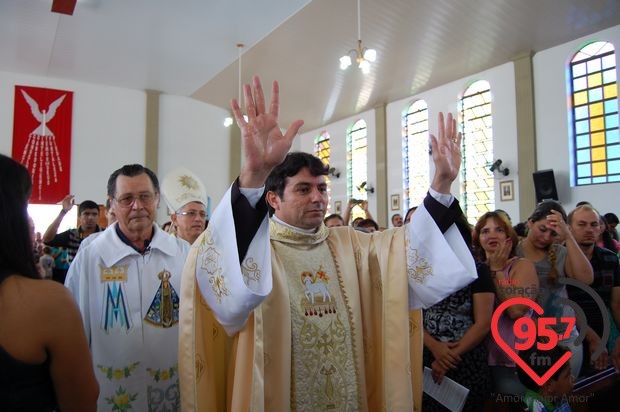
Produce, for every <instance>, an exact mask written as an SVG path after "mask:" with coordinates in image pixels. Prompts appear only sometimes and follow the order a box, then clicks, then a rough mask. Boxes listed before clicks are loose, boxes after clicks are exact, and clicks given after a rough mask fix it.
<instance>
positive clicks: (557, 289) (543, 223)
mask: <svg viewBox="0 0 620 412" xmlns="http://www.w3.org/2000/svg"><path fill="white" fill-rule="evenodd" d="M527 226H528V231H527V237H526V238H525V239H524V240H522V241H521V243H519V245H518V247H517V255H518V256H522V257H525V258H526V259H529V260H531V261H532V262H533V263H534V266H535V267H536V272H537V274H538V281H539V282H540V287H541V289H542V290H543V291H544V292H545V293H539V294H538V299H537V300H536V303H538V304H539V305H540V306H541V307H542V308H543V310H544V316H545V317H556V318H558V317H568V318H571V317H572V318H574V317H575V311H574V310H573V308H571V307H570V306H569V305H568V304H566V303H564V302H565V301H566V300H568V293H567V290H566V284H565V283H564V282H563V281H562V279H566V278H571V279H575V280H578V281H580V282H583V283H584V284H586V285H590V284H591V283H592V280H593V279H594V275H593V271H592V265H591V264H590V261H589V260H588V258H587V257H586V256H585V255H584V254H583V251H582V250H581V248H580V247H579V245H578V244H577V242H576V241H575V238H574V237H573V235H572V233H571V231H570V229H569V227H568V224H567V216H566V212H565V211H564V208H563V207H562V205H561V204H559V203H558V202H556V201H553V200H546V201H543V202H541V203H539V204H538V205H537V206H536V209H535V210H534V212H533V213H532V215H531V216H530V217H529V219H528V221H527ZM558 239H563V240H564V242H563V243H564V244H563V245H562V244H559V242H558ZM567 328H568V324H567V323H565V322H558V323H556V324H555V325H553V326H551V329H553V330H554V331H555V332H556V333H558V335H561V336H563V339H561V340H560V343H561V344H563V345H564V346H566V347H568V348H569V349H570V351H571V353H572V357H571V359H570V362H571V367H572V369H573V373H574V374H575V376H579V371H580V369H581V362H582V360H583V351H582V347H581V346H577V345H575V344H574V341H575V339H576V338H577V336H578V331H577V327H576V326H573V327H572V329H571V330H568V329H567Z"/></svg>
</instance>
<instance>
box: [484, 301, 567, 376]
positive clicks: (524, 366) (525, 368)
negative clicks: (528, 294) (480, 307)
mask: <svg viewBox="0 0 620 412" xmlns="http://www.w3.org/2000/svg"><path fill="white" fill-rule="evenodd" d="M512 305H526V306H529V307H531V308H532V309H534V311H535V312H536V313H538V314H539V315H542V314H543V313H544V311H543V308H541V307H540V305H539V304H538V303H536V302H534V301H533V300H532V299H528V298H512V299H508V300H507V301H505V302H502V303H501V304H500V305H499V306H498V307H497V309H495V312H493V318H492V319H491V332H492V333H493V338H494V339H495V342H497V344H498V345H499V346H500V348H502V349H503V350H504V352H506V354H507V355H508V356H510V358H511V359H512V360H513V361H514V362H515V363H516V364H517V365H519V366H520V367H521V369H523V371H525V373H527V374H528V376H529V377H530V378H532V380H533V381H534V382H536V384H537V385H538V386H543V385H544V384H545V382H547V381H548V380H549V378H551V376H553V374H554V373H556V372H557V371H558V369H560V368H561V367H562V365H564V364H565V363H566V362H567V361H568V360H569V359H570V358H571V356H572V353H571V352H570V351H567V352H566V353H565V354H564V355H562V357H561V358H560V359H558V360H557V361H556V362H555V363H554V364H553V365H551V367H550V368H549V370H548V371H547V372H546V373H545V374H544V375H543V376H538V374H537V373H536V372H534V371H533V370H532V368H531V367H530V365H528V364H527V363H525V362H524V361H523V359H521V357H520V356H519V355H518V354H517V353H516V352H515V351H514V349H513V348H511V347H510V346H509V345H508V344H507V343H506V342H505V341H504V340H503V339H502V337H501V335H500V334H499V331H498V327H497V324H498V322H499V317H500V316H501V314H502V313H503V312H504V311H505V310H506V308H508V307H510V306H512ZM534 333H535V332H534ZM534 341H535V339H534ZM535 344H536V343H535V342H534V343H533V345H535Z"/></svg>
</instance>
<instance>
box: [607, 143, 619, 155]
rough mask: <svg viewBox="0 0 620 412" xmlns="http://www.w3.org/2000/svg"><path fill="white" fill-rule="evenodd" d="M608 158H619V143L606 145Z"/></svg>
mask: <svg viewBox="0 0 620 412" xmlns="http://www.w3.org/2000/svg"><path fill="white" fill-rule="evenodd" d="M607 158H608V159H620V145H617V144H616V145H613V146H607Z"/></svg>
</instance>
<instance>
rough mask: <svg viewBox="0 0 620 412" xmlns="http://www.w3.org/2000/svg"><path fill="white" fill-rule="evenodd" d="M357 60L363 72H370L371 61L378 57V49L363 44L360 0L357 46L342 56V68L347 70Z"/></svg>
mask: <svg viewBox="0 0 620 412" xmlns="http://www.w3.org/2000/svg"><path fill="white" fill-rule="evenodd" d="M351 58H353V59H355V61H356V62H357V67H359V68H360V69H361V70H362V73H364V74H368V73H370V63H372V62H374V61H375V60H376V59H377V51H376V50H375V49H369V48H368V47H363V46H362V29H361V24H360V0H357V48H356V49H351V50H349V51H348V52H347V54H345V55H344V56H342V57H341V58H340V68H341V69H342V70H346V69H347V68H349V66H350V65H351V64H352V59H351Z"/></svg>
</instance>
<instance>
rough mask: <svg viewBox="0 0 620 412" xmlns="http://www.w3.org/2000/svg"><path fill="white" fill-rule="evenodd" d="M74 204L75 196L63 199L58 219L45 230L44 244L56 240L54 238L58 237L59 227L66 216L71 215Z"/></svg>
mask: <svg viewBox="0 0 620 412" xmlns="http://www.w3.org/2000/svg"><path fill="white" fill-rule="evenodd" d="M73 204H74V196H73V195H67V196H65V198H64V199H62V209H60V213H58V216H56V219H54V221H53V222H52V223H50V225H49V226H48V227H47V230H45V233H44V234H43V237H42V239H43V243H50V242H51V241H52V240H54V236H56V233H57V232H58V227H60V223H61V222H62V219H64V218H65V215H66V214H67V213H69V211H70V210H71V208H72V207H73Z"/></svg>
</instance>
